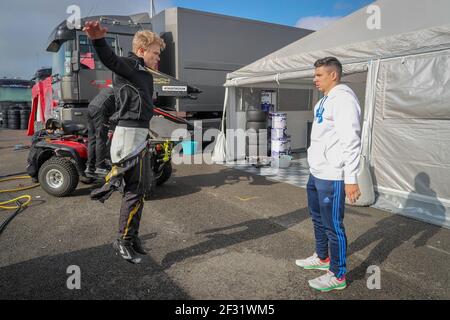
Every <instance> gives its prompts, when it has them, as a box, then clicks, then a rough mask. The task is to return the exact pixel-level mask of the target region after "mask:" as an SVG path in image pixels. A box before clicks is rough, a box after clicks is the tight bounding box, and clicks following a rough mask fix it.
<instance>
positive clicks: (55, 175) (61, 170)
mask: <svg viewBox="0 0 450 320" xmlns="http://www.w3.org/2000/svg"><path fill="white" fill-rule="evenodd" d="M38 177H39V183H40V184H41V187H42V189H44V191H45V192H47V193H48V194H51V195H52V196H55V197H65V196H68V195H70V194H71V193H72V192H73V191H74V190H75V188H76V187H77V185H78V180H79V175H78V172H77V169H76V168H75V165H74V164H73V163H72V162H71V161H70V160H68V159H66V158H61V157H51V158H50V159H48V160H47V161H45V162H44V163H43V164H42V166H41V168H40V169H39V175H38Z"/></svg>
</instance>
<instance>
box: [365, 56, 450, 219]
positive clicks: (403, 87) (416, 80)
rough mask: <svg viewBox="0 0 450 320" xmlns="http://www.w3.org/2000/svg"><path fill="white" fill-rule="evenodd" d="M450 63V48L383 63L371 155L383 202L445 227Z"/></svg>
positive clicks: (449, 193) (449, 205)
mask: <svg viewBox="0 0 450 320" xmlns="http://www.w3.org/2000/svg"><path fill="white" fill-rule="evenodd" d="M449 63H450V51H442V52H439V53H432V54H426V55H416V56H411V57H402V58H396V59H389V60H386V61H382V62H381V65H380V72H379V78H378V81H377V87H376V91H377V94H376V102H375V119H374V128H373V137H372V139H373V146H372V154H371V158H372V166H373V176H374V178H375V184H376V187H377V189H378V192H379V193H381V195H382V197H384V198H385V199H382V200H381V202H382V203H384V205H383V204H382V205H380V206H382V207H386V206H387V205H388V204H387V202H388V200H387V199H390V200H389V201H390V202H391V204H390V206H391V207H392V206H393V207H394V209H396V210H397V211H398V213H402V214H406V215H409V216H412V217H415V218H419V219H422V220H426V221H428V222H431V223H435V224H439V225H444V226H447V227H450V183H449V181H450V125H449V124H450V119H449V118H448V113H449V110H450V100H449V99H448V98H447V101H445V97H446V95H447V94H448V92H450V81H449V79H450V78H449V75H448V67H447V68H446V66H448V64H449ZM431 71H433V72H431ZM412 72H413V73H412ZM386 115H388V116H386ZM386 195H388V196H387V197H386ZM420 202H425V203H427V205H426V206H423V205H420ZM412 203H414V204H412ZM426 208H427V209H426Z"/></svg>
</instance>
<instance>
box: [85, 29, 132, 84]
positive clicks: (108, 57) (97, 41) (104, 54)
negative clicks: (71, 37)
mask: <svg viewBox="0 0 450 320" xmlns="http://www.w3.org/2000/svg"><path fill="white" fill-rule="evenodd" d="M83 31H84V32H86V34H87V36H88V38H89V39H91V41H92V44H93V45H94V48H95V51H96V52H97V54H98V57H99V59H100V61H101V62H102V63H103V64H104V65H105V66H106V67H107V68H108V69H110V70H111V71H112V72H114V73H117V74H118V75H120V76H122V77H124V78H129V77H131V76H132V75H133V73H134V70H133V68H131V67H130V66H129V65H128V64H127V63H126V62H125V61H124V60H123V59H122V58H120V57H118V56H117V55H116V54H115V53H114V51H113V50H112V49H111V48H110V47H109V45H108V43H107V42H106V40H105V36H106V33H107V32H108V29H107V28H104V27H102V26H101V25H100V22H98V21H87V22H86V23H85V24H84V28H83Z"/></svg>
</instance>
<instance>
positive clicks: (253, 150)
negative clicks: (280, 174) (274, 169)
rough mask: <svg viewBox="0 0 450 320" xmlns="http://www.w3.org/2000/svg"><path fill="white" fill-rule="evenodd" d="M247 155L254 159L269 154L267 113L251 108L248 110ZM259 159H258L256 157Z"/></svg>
mask: <svg viewBox="0 0 450 320" xmlns="http://www.w3.org/2000/svg"><path fill="white" fill-rule="evenodd" d="M246 116H247V124H246V127H245V129H246V130H247V141H246V146H247V147H246V156H247V157H248V159H250V160H252V159H254V158H255V156H256V157H257V158H259V156H267V113H266V112H264V111H262V110H259V109H256V108H251V109H249V110H247V113H246ZM256 160H258V159H256Z"/></svg>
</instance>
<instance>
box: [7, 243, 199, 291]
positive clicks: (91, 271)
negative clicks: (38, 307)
mask: <svg viewBox="0 0 450 320" xmlns="http://www.w3.org/2000/svg"><path fill="white" fill-rule="evenodd" d="M154 236H155V235H148V236H143V237H142V238H143V239H148V238H151V237H154ZM71 265H76V266H79V267H80V270H81V289H80V290H69V289H67V280H68V278H69V277H70V276H71V275H73V273H70V274H68V273H67V268H68V267H69V266H71ZM0 299H58V300H59V299H150V300H160V299H175V300H178V299H191V297H189V295H188V294H187V293H186V292H184V290H183V289H182V288H180V287H178V286H177V284H176V283H174V282H173V281H172V280H171V279H170V277H169V276H168V275H167V274H166V273H165V272H164V271H163V270H162V268H161V267H160V266H159V265H158V264H157V263H156V262H155V261H154V260H152V259H151V258H150V257H149V256H145V257H144V259H143V263H142V264H140V265H133V264H130V263H128V262H126V261H124V260H122V259H121V258H119V257H117V256H116V255H114V252H113V249H112V246H111V245H110V244H107V245H103V246H99V247H94V248H89V249H83V250H80V251H75V252H69V253H65V254H59V255H55V256H43V257H39V258H36V259H32V260H29V261H25V262H21V263H18V264H13V265H10V266H6V267H3V268H0Z"/></svg>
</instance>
